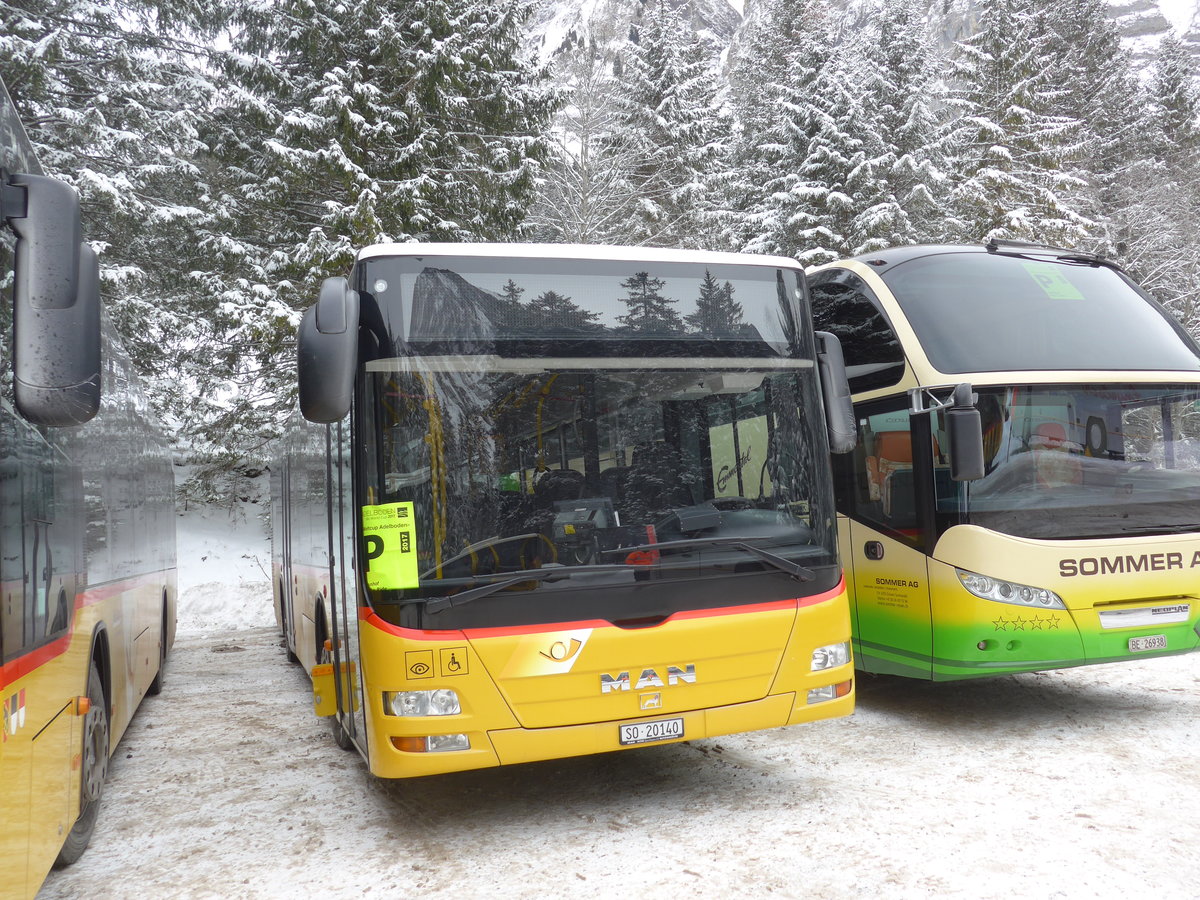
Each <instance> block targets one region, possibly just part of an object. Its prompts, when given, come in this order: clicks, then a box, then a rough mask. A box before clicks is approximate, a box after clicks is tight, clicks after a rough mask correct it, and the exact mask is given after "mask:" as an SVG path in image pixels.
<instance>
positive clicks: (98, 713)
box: [54, 660, 108, 869]
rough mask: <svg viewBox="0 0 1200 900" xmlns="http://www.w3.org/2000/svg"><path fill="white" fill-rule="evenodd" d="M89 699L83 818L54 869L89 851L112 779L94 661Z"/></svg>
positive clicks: (105, 716)
mask: <svg viewBox="0 0 1200 900" xmlns="http://www.w3.org/2000/svg"><path fill="white" fill-rule="evenodd" d="M87 695H88V700H89V701H90V703H91V708H90V709H89V710H88V713H87V715H86V716H85V717H84V720H83V754H82V762H81V764H80V772H79V794H80V796H79V818H77V819H76V820H75V824H74V825H73V826H72V827H71V830H70V832H68V834H67V839H66V840H65V841H63V845H62V849H61V850H59V851H58V858H57V859H56V860H55V861H54V868H56V869H61V868H63V867H65V866H69V865H71V863H73V862H75V861H76V860H77V859H79V857H81V856H83V851H84V850H86V849H87V845H88V841H90V840H91V839H92V832H93V831H95V829H96V819H97V817H98V816H99V815H100V798H101V796H102V795H103V793H104V781H105V779H106V778H107V777H108V709H107V707H106V706H105V705H104V685H103V684H102V683H101V681H100V669H99V667H98V666H97V665H96V661H95V660H92V665H91V669H90V670H89V671H88V692H87Z"/></svg>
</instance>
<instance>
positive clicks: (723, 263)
mask: <svg viewBox="0 0 1200 900" xmlns="http://www.w3.org/2000/svg"><path fill="white" fill-rule="evenodd" d="M820 340H821V345H820V348H819V347H818V344H817V339H816V338H814V335H813V332H812V326H811V319H810V314H809V310H808V304H807V298H806V295H805V282H804V274H803V270H802V269H801V268H800V267H799V266H798V265H797V264H796V263H795V262H794V261H791V260H786V259H776V258H771V257H752V256H739V255H732V254H713V253H699V252H684V251H666V250H655V249H647V248H621V247H583V246H563V245H560V246H539V245H520V244H514V245H488V244H469V245H466V244H460V245H456V244H443V245H438V244H388V245H380V246H373V247H368V248H366V249H364V250H362V251H360V252H359V254H358V258H357V261H356V263H355V265H354V268H353V270H352V272H351V275H350V279H349V281H347V279H344V278H335V279H329V280H327V281H326V282H325V283H324V285H323V287H322V290H321V296H320V298H319V300H318V302H317V304H316V305H315V307H314V308H313V309H310V310H309V311H308V313H306V314H305V317H304V320H303V321H302V323H301V327H300V337H299V350H298V354H299V360H298V361H299V379H300V380H299V385H300V408H301V411H302V413H303V418H301V417H299V416H298V417H296V421H295V422H294V426H293V427H292V429H291V430H290V431H289V432H288V434H287V436H286V437H285V438H284V440H283V442H282V444H281V452H280V454H279V456H278V459H277V460H276V462H275V464H274V465H273V466H272V477H273V486H272V492H273V511H274V512H273V528H272V532H273V540H274V549H273V570H274V581H275V606H276V613H277V616H278V619H279V623H280V626H281V628H282V631H283V634H284V638H285V641H286V645H287V648H288V654H289V655H290V656H291V657H292V658H293V659H298V660H299V661H300V662H301V663H302V664H303V665H304V667H305V668H306V669H307V670H309V671H310V672H311V673H312V680H313V690H314V701H315V705H316V710H317V712H318V714H319V715H328V716H330V717H332V723H333V731H334V735H335V737H336V738H337V740H338V742H339V743H340V744H341V745H342V746H343V747H345V748H347V749H348V748H351V747H353V748H357V750H358V752H359V753H361V754H362V755H363V756H364V757H365V759H366V761H367V764H368V766H369V768H370V771H371V772H372V773H374V774H376V775H379V776H382V777H386V778H404V777H409V776H417V775H427V774H435V773H443V772H449V771H454V770H464V769H475V768H480V767H488V766H497V765H503V764H509V763H519V762H526V761H532V760H544V759H551V758H556V757H565V756H574V755H581V754H588V753H597V752H601V751H608V750H620V749H624V748H629V747H637V746H645V745H652V744H661V743H665V742H671V741H682V740H693V739H699V738H706V737H712V736H714V735H721V734H728V733H731V732H741V731H748V730H753V729H762V728H771V727H776V726H782V725H788V724H795V723H801V722H809V721H813V720H816V719H827V718H831V717H835V716H843V715H847V714H848V713H850V712H851V710H852V708H853V703H854V690H853V663H852V660H851V657H850V652H849V650H850V644H849V641H850V619H849V611H848V606H847V603H846V596H845V587H844V582H843V578H842V573H841V569H840V567H839V565H838V560H837V552H836V551H837V548H836V529H835V525H834V511H833V494H832V489H831V485H830V476H829V462H828V460H829V457H828V453H829V449H830V446H831V445H832V447H833V448H834V449H836V450H842V451H844V450H846V449H848V445H847V441H848V437H847V436H848V434H849V433H850V425H851V422H850V408H849V393H848V388H847V386H846V384H845V376H844V371H843V370H842V369H841V368H840V359H841V357H840V353H839V352H838V349H837V342H836V339H834V338H832V337H830V336H824V337H823V338H821V339H820ZM819 373H820V374H819ZM825 407H828V408H829V409H830V411H831V418H830V419H828V420H827V417H826V413H825ZM827 421H828V422H830V423H832V424H830V425H827ZM312 423H326V424H312Z"/></svg>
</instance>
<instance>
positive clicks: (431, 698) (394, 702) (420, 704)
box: [383, 688, 462, 716]
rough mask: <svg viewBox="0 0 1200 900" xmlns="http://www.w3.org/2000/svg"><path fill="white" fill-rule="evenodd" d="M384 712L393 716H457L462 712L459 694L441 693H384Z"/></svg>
mask: <svg viewBox="0 0 1200 900" xmlns="http://www.w3.org/2000/svg"><path fill="white" fill-rule="evenodd" d="M383 711H384V712H385V713H387V714H388V715H392V716H457V715H458V714H459V713H461V712H462V705H461V704H460V703H459V702H458V694H457V693H455V692H454V691H452V690H449V689H447V688H443V689H442V690H439V691H384V692H383Z"/></svg>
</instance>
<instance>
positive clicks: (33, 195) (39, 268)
mask: <svg viewBox="0 0 1200 900" xmlns="http://www.w3.org/2000/svg"><path fill="white" fill-rule="evenodd" d="M0 220H2V221H4V222H7V223H8V225H9V226H10V227H11V228H12V230H13V232H14V234H16V237H17V243H16V249H15V253H14V255H13V274H14V280H13V376H14V378H13V398H14V401H15V403H16V407H17V411H18V412H19V413H20V414H21V415H22V416H24V417H25V418H26V419H28V420H29V421H30V422H33V423H35V424H38V425H51V426H62V425H80V424H82V423H84V422H86V421H88V420H89V419H91V418H92V417H93V416H94V415H95V414H96V411H97V410H98V409H99V408H100V264H99V262H98V260H97V259H96V254H95V253H94V252H93V251H92V249H91V248H90V247H88V246H87V245H86V244H84V243H83V237H82V231H83V229H82V225H81V223H80V215H79V195H78V194H77V193H76V192H75V189H74V188H72V187H71V186H70V185H68V184H66V183H64V182H62V181H59V180H58V179H56V178H47V177H45V176H43V175H24V174H18V173H0Z"/></svg>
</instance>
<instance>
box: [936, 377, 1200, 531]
mask: <svg viewBox="0 0 1200 900" xmlns="http://www.w3.org/2000/svg"><path fill="white" fill-rule="evenodd" d="M978 406H979V410H980V414H981V417H982V421H983V428H984V455H985V459H986V463H987V468H986V474H985V477H984V478H983V479H981V480H979V481H976V482H961V483H955V482H953V481H950V479H949V477H948V475H946V476H945V477H943V473H942V472H941V471H940V466H937V465H936V463H937V460H936V459H935V471H937V473H938V477H936V479H935V483H936V484H937V491H938V503H937V508H938V513H939V516H940V517H945V516H949V517H951V518H952V519H953V520H955V521H967V522H970V523H972V524H976V525H980V526H983V527H986V528H991V529H994V530H996V531H1000V532H1004V533H1006V534H1012V535H1016V536H1019V537H1030V538H1068V539H1069V538H1089V537H1111V536H1122V535H1138V534H1171V533H1174V532H1195V531H1197V530H1200V388H1197V386H1195V385H1192V386H1172V385H1119V386H1113V387H1093V386H1059V385H1045V386H1042V385H1038V386H1021V387H1004V388H981V389H979V404H978ZM934 443H935V453H936V452H937V451H936V447H937V446H939V445H940V446H945V443H944V441H943V442H940V443H939V441H938V440H937V435H935V442H934ZM943 521H944V523H945V520H943Z"/></svg>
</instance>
